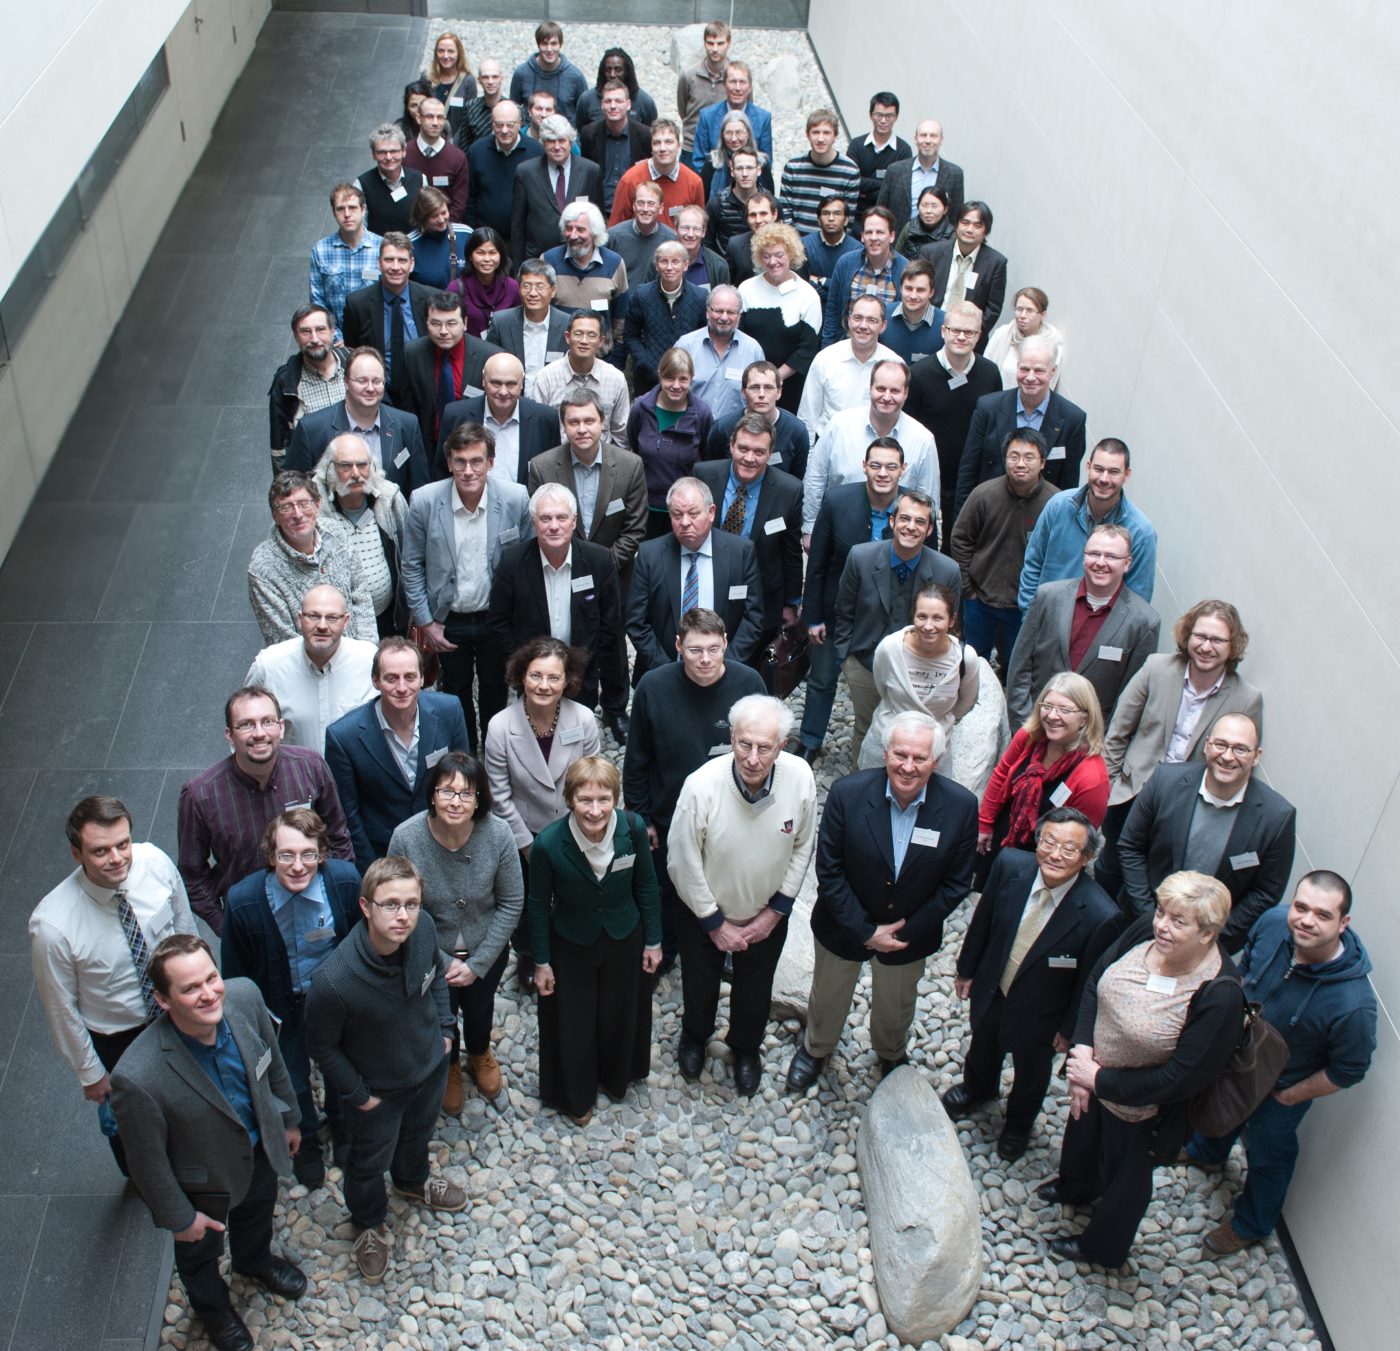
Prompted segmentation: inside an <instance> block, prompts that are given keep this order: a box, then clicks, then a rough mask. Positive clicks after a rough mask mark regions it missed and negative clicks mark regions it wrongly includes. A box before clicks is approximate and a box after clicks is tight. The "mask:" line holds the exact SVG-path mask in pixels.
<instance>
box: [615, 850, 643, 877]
mask: <svg viewBox="0 0 1400 1351" xmlns="http://www.w3.org/2000/svg"><path fill="white" fill-rule="evenodd" d="M636 861H637V856H636V854H623V855H622V856H621V857H620V858H615V859H613V865H612V870H613V872H615V873H625V872H627V871H628V870H629V869H630V868H631V867H632V865H633V864H634V863H635V862H636Z"/></svg>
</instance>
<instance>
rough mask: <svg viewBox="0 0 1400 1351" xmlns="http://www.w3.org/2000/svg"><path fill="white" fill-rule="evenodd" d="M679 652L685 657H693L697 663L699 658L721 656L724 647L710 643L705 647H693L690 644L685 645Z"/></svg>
mask: <svg viewBox="0 0 1400 1351" xmlns="http://www.w3.org/2000/svg"><path fill="white" fill-rule="evenodd" d="M681 651H682V652H683V653H685V655H686V656H687V657H693V658H694V659H695V660H696V661H699V659H700V658H701V657H719V656H723V655H724V646H723V644H721V643H711V644H709V645H708V646H706V647H695V646H693V645H692V644H690V643H686V644H685V645H684V646H683V647H682V648H681Z"/></svg>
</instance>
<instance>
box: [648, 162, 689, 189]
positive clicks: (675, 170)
mask: <svg viewBox="0 0 1400 1351" xmlns="http://www.w3.org/2000/svg"><path fill="white" fill-rule="evenodd" d="M647 172H648V173H649V174H650V175H651V177H652V181H653V182H655V181H656V180H657V179H658V178H669V179H670V180H671V182H673V183H679V182H680V178H681V162H680V160H679V159H677V160H676V162H675V164H673V165H672V166H671V172H670V173H669V174H663V173H661V172H660V171H659V170H658V169H657V167H656V161H655V160H654V159H650V158H648V160H647Z"/></svg>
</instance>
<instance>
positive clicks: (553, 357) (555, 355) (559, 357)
mask: <svg viewBox="0 0 1400 1351" xmlns="http://www.w3.org/2000/svg"><path fill="white" fill-rule="evenodd" d="M544 359H545V362H546V364H547V363H549V362H551V361H563V360H564V354H563V352H546V353H545V354H544Z"/></svg>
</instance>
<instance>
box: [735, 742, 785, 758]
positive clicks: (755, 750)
mask: <svg viewBox="0 0 1400 1351" xmlns="http://www.w3.org/2000/svg"><path fill="white" fill-rule="evenodd" d="M734 748H735V749H736V750H737V751H738V752H739V754H740V755H760V756H762V757H763V758H764V759H767V758H768V756H770V755H772V754H773V752H774V751H776V750H777V749H778V747H777V746H776V745H775V744H774V743H773V742H771V741H749V740H748V739H747V738H745V737H740V738H739V739H738V740H737V741H736V742H735V743H734Z"/></svg>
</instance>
